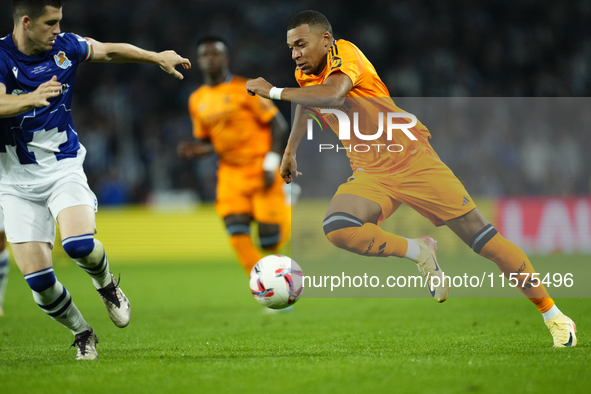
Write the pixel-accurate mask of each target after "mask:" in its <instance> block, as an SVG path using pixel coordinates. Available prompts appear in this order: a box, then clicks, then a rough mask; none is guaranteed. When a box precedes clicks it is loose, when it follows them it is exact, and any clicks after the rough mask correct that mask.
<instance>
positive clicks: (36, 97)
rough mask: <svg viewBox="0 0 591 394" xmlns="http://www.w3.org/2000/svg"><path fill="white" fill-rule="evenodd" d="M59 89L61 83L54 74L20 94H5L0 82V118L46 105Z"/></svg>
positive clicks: (4, 86)
mask: <svg viewBox="0 0 591 394" xmlns="http://www.w3.org/2000/svg"><path fill="white" fill-rule="evenodd" d="M61 90H62V84H61V83H59V82H58V81H57V77H56V76H55V75H54V76H53V77H52V78H51V79H50V80H49V81H47V82H44V83H42V84H41V85H39V87H38V88H37V89H35V90H34V91H33V92H31V93H26V94H21V95H12V94H7V92H6V85H4V84H3V83H0V118H8V117H11V116H16V115H19V114H22V113H24V112H27V111H30V110H31V109H33V108H41V107H47V106H48V105H49V101H48V100H49V99H50V98H52V97H56V96H58V95H59V94H60V93H61Z"/></svg>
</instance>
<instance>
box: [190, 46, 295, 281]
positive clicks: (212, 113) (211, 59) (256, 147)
mask: <svg viewBox="0 0 591 394" xmlns="http://www.w3.org/2000/svg"><path fill="white" fill-rule="evenodd" d="M197 56H198V65H199V69H200V70H201V72H202V73H203V77H204V80H205V84H204V85H203V86H201V87H200V88H199V89H197V90H196V91H195V92H193V94H192V95H191V97H190V98H189V113H190V115H191V120H192V121H193V135H194V137H195V138H197V139H198V141H196V142H182V143H180V144H179V147H178V148H179V154H180V155H181V156H182V157H187V158H188V157H193V156H203V155H208V154H210V153H212V152H214V151H215V152H216V153H217V155H218V156H219V168H218V173H217V175H218V184H217V196H216V202H215V209H216V212H217V213H218V214H219V215H220V217H222V218H223V219H224V224H225V225H226V229H227V230H228V234H229V235H230V239H229V241H230V244H231V245H232V248H233V249H234V251H235V252H236V255H237V257H238V261H239V262H240V265H241V266H242V268H243V269H244V271H245V272H246V274H247V275H249V274H250V271H251V269H252V267H253V266H254V265H255V264H256V263H257V262H258V261H259V260H260V259H261V258H262V257H263V255H262V254H261V252H260V251H259V250H258V249H257V247H255V245H254V243H253V241H252V238H251V236H250V223H251V222H252V221H253V220H254V221H256V222H257V223H258V233H259V242H260V245H261V247H262V248H263V249H264V250H269V251H273V250H277V249H279V248H280V247H281V246H282V245H283V243H284V241H285V240H286V239H287V238H288V236H289V232H290V224H291V223H290V222H291V213H290V211H289V207H288V206H287V205H286V203H285V195H284V192H283V180H282V179H281V176H280V175H279V164H280V163H281V153H282V151H283V146H285V142H286V140H287V122H286V121H285V119H284V118H283V116H282V115H281V113H280V112H279V110H278V109H277V107H276V106H275V105H274V104H273V102H272V101H270V100H267V99H264V98H261V97H252V96H250V95H248V94H247V92H246V90H245V85H246V81H247V80H246V79H245V78H242V77H238V76H235V75H232V74H231V73H230V72H229V69H228V65H229V56H228V49H227V46H226V44H225V43H224V41H223V40H222V39H220V38H218V37H206V38H203V39H201V40H200V41H199V43H198V48H197Z"/></svg>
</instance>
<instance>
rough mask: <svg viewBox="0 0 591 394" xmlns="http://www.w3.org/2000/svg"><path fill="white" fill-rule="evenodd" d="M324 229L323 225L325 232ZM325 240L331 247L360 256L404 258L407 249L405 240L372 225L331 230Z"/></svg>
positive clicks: (366, 224)
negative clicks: (330, 243)
mask: <svg viewBox="0 0 591 394" xmlns="http://www.w3.org/2000/svg"><path fill="white" fill-rule="evenodd" d="M326 228H327V226H326V225H325V231H326ZM326 238H328V240H329V241H330V242H332V244H333V245H335V246H337V247H339V248H341V249H345V250H348V251H349V252H353V253H357V254H360V255H362V256H379V257H388V256H397V257H404V255H405V254H406V251H407V249H408V241H407V240H406V239H405V238H403V237H401V236H399V235H396V234H392V233H388V232H386V231H384V230H382V229H381V228H380V227H379V226H378V225H375V224H373V223H365V224H363V225H362V226H359V227H344V228H339V229H336V230H332V231H330V232H329V233H328V234H326Z"/></svg>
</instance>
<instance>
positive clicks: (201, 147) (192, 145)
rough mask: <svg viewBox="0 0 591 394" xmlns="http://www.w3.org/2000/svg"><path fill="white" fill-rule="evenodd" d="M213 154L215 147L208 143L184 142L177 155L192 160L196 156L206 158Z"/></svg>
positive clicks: (178, 147)
mask: <svg viewBox="0 0 591 394" xmlns="http://www.w3.org/2000/svg"><path fill="white" fill-rule="evenodd" d="M212 152H213V146H212V145H211V143H208V142H203V141H199V142H187V141H182V142H180V143H179V144H178V146H177V153H178V155H179V156H180V157H183V158H185V159H190V158H191V157H195V156H206V155H209V154H210V153H212Z"/></svg>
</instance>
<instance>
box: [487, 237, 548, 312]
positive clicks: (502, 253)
mask: <svg viewBox="0 0 591 394" xmlns="http://www.w3.org/2000/svg"><path fill="white" fill-rule="evenodd" d="M495 231H496V230H495ZM479 254H480V255H481V256H483V257H486V258H487V259H489V260H492V261H494V263H495V264H496V265H497V266H498V267H499V269H500V270H501V271H503V273H504V274H505V276H506V277H507V278H509V275H510V274H511V273H518V274H521V273H527V274H530V275H529V276H528V278H527V279H528V280H527V281H526V283H525V286H523V284H524V283H523V281H524V278H525V276H524V275H517V278H518V280H519V285H518V286H517V288H518V289H519V290H521V292H522V293H523V294H524V295H525V296H526V297H527V298H529V300H530V301H531V302H533V303H534V305H535V306H536V307H537V308H538V310H539V311H540V312H541V313H543V312H546V311H548V310H549V309H550V308H552V306H554V301H553V300H552V298H550V295H549V294H548V291H547V290H546V288H545V287H544V285H543V284H542V283H541V279H540V281H539V282H538V283H539V284H540V285H539V286H538V287H533V286H532V283H533V284H535V280H534V281H532V280H531V274H533V273H534V272H536V271H535V270H534V267H533V266H532V265H531V262H530V261H529V259H528V258H527V255H526V254H525V253H524V252H523V250H521V249H520V248H519V247H518V246H517V245H515V244H514V243H513V242H511V241H509V240H508V239H506V238H504V237H503V236H502V235H501V234H499V233H496V235H494V236H493V237H492V238H491V239H490V240H489V241H488V242H486V244H484V246H482V249H481V250H480V253H479Z"/></svg>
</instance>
